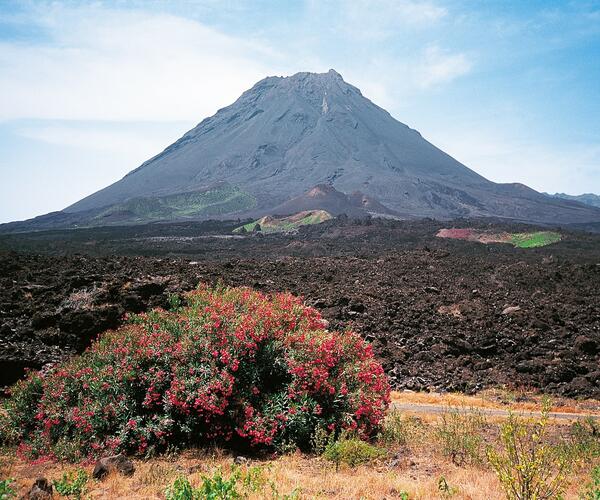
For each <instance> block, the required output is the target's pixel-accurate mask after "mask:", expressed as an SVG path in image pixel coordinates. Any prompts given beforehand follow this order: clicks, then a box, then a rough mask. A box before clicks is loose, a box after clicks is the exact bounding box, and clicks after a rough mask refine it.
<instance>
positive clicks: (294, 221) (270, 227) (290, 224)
mask: <svg viewBox="0 0 600 500" xmlns="http://www.w3.org/2000/svg"><path fill="white" fill-rule="evenodd" d="M329 219H331V214H329V212H326V211H325V210H313V211H306V212H298V213H297V214H294V215H290V216H288V217H277V218H276V217H270V216H266V217H263V218H261V219H258V220H255V221H253V222H249V223H248V224H244V225H243V226H240V227H238V228H236V229H234V231H233V232H234V233H243V232H252V231H255V230H258V228H260V231H261V232H263V233H280V232H290V231H295V230H297V229H298V228H299V227H300V226H306V225H310V224H320V223H321V222H325V221H326V220H329ZM257 226H258V228H257ZM255 228H256V229H255Z"/></svg>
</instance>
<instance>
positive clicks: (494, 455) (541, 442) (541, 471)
mask: <svg viewBox="0 0 600 500" xmlns="http://www.w3.org/2000/svg"><path fill="white" fill-rule="evenodd" d="M547 425H548V409H547V408H545V409H544V411H543V412H542V416H541V417H540V418H539V419H537V420H534V419H525V418H523V417H519V416H517V415H514V414H511V415H509V417H508V419H507V421H506V422H505V423H503V424H502V425H501V433H500V439H501V449H499V450H498V449H495V448H493V447H491V446H490V447H488V449H487V455H488V460H489V462H490V464H491V466H492V468H493V469H494V471H495V472H496V474H497V476H498V479H499V480H500V484H501V485H502V488H503V489H504V492H505V494H506V497H507V498H508V499H509V500H537V499H550V498H560V497H561V495H562V492H563V491H564V488H565V486H566V482H567V474H568V472H569V470H570V467H571V465H572V460H573V457H572V454H571V453H569V452H568V451H566V450H565V448H564V447H563V446H560V445H556V444H552V443H551V442H550V441H549V438H548V433H547Z"/></svg>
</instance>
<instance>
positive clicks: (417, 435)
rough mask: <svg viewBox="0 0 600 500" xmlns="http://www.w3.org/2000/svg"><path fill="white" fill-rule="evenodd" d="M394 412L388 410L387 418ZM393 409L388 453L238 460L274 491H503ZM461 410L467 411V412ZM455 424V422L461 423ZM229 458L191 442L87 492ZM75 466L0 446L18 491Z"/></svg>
mask: <svg viewBox="0 0 600 500" xmlns="http://www.w3.org/2000/svg"><path fill="white" fill-rule="evenodd" d="M394 400H395V401H401V402H403V403H405V402H411V403H415V404H436V405H448V404H453V405H456V406H459V407H460V408H461V410H460V412H459V413H458V414H459V415H465V414H464V413H463V412H465V411H469V410H465V408H467V405H469V406H471V407H474V408H496V407H499V408H507V407H506V406H497V405H500V404H501V403H497V402H495V401H494V399H493V397H488V396H485V397H483V396H476V397H472V396H464V395H458V394H448V395H439V394H415V393H401V394H400V393H395V394H394ZM478 403H479V404H478ZM577 403H578V402H574V403H573V404H574V405H576V404H577ZM573 407H575V406H573ZM509 408H510V409H512V410H518V409H527V410H530V409H531V410H538V409H539V406H522V405H520V403H515V404H511V405H509ZM561 409H562V408H561ZM393 416H394V415H390V418H392V417H393ZM397 416H398V419H399V420H398V427H396V429H399V431H398V432H396V433H392V435H391V437H390V436H388V437H390V439H388V440H387V441H385V442H384V441H383V438H382V441H381V442H380V446H385V447H386V448H387V455H386V456H385V458H382V459H378V460H376V461H375V462H373V463H371V464H369V465H364V466H360V467H357V468H349V467H344V466H342V467H341V468H340V469H339V471H336V468H335V466H334V465H333V464H331V463H329V462H327V461H325V460H324V459H323V458H321V457H315V456H310V455H304V454H300V453H296V454H293V455H286V456H280V457H274V458H268V459H253V460H251V462H250V463H249V464H246V465H243V466H242V471H243V470H246V469H247V467H249V466H256V465H259V466H261V467H262V468H263V470H264V474H265V477H266V479H267V481H269V482H270V481H272V482H273V483H274V484H275V485H276V486H277V490H278V492H279V494H282V495H283V494H289V493H291V492H292V491H294V490H299V492H300V495H299V498H307V499H308V498H332V499H359V498H364V499H383V498H387V499H393V498H402V497H401V494H402V493H403V492H405V493H406V494H408V498H410V499H438V498H439V499H444V498H453V499H472V500H478V499H481V500H484V499H485V500H494V499H503V498H505V496H504V493H503V491H502V489H501V487H500V484H499V482H498V480H497V478H496V476H495V474H494V473H493V472H492V470H491V469H490V467H489V466H488V465H487V464H485V463H481V464H479V465H478V464H477V462H476V461H471V460H465V461H460V462H459V463H457V462H456V460H454V461H453V459H452V456H447V455H448V452H447V450H445V448H444V444H443V443H442V442H441V440H440V439H441V438H440V430H441V429H443V425H444V424H443V420H444V419H443V416H442V415H439V414H436V415H430V416H427V415H426V416H423V417H425V418H423V417H421V416H420V417H410V416H408V415H406V414H399V413H398V414H397ZM465 418H469V417H468V415H466V416H465ZM497 420H501V419H496V418H494V419H489V418H487V417H486V418H485V419H483V420H482V424H481V426H478V427H477V428H476V429H475V430H473V432H476V433H477V434H478V435H480V436H481V437H482V439H483V442H484V443H493V442H495V441H496V439H497V435H498V426H497V425H494V424H493V422H494V421H497ZM465 422H466V421H465ZM558 424H559V422H558V421H551V424H550V427H551V432H550V435H551V436H550V439H552V440H553V441H554V442H556V440H557V439H561V436H566V435H567V433H568V429H567V428H566V427H565V426H564V425H558ZM454 428H458V429H460V428H461V426H460V425H459V426H455V427H454ZM398 436H400V438H398ZM446 444H447V443H446ZM232 464H233V456H232V455H231V454H228V453H226V452H223V451H222V450H218V449H213V450H190V451H186V452H184V453H181V454H180V455H177V456H175V457H161V458H155V459H151V460H135V466H136V472H135V474H134V475H133V477H130V478H127V477H122V476H119V475H110V476H109V477H107V478H106V479H105V480H104V481H101V482H97V481H93V480H90V482H89V483H88V490H87V491H86V494H85V498H125V499H154V498H156V499H162V498H164V492H165V488H166V487H167V486H168V485H169V484H171V483H172V482H173V481H174V480H175V478H177V477H179V476H185V477H186V478H187V479H188V480H189V481H190V483H191V484H192V485H193V486H195V487H198V486H200V485H201V484H202V481H203V476H212V475H213V474H214V473H215V472H216V471H218V470H221V471H222V472H223V473H224V475H228V474H229V472H230V471H231V467H232ZM582 465H583V466H582V467H579V468H577V469H576V470H575V472H573V473H572V474H571V476H570V484H569V486H568V489H567V491H566V492H565V495H564V498H565V499H576V498H578V493H579V490H580V488H581V486H582V485H583V484H585V482H586V481H587V480H588V477H587V474H588V473H589V469H590V468H591V465H592V464H589V463H586V464H582ZM76 467H77V466H74V465H70V464H60V463H53V462H46V463H40V464H29V463H25V462H23V461H20V460H18V459H16V458H15V457H14V454H13V453H11V452H5V453H1V454H0V479H2V478H6V477H14V478H15V479H16V481H17V482H16V486H17V490H18V495H19V496H20V495H23V494H25V493H26V492H27V491H28V490H29V488H30V487H31V484H32V483H33V481H34V479H35V478H36V477H39V476H44V477H46V478H48V479H50V480H56V479H59V478H60V477H61V476H62V474H63V473H64V472H66V471H69V470H74V469H75V468H76ZM80 467H83V468H85V469H86V470H87V471H88V472H91V469H92V465H91V464H82V465H80ZM441 478H444V482H445V484H447V485H448V487H449V492H448V491H446V492H444V491H440V488H439V483H440V479H441ZM250 498H274V497H272V495H271V490H270V488H268V487H267V488H266V489H264V490H263V493H261V494H254V495H253V496H251V497H250Z"/></svg>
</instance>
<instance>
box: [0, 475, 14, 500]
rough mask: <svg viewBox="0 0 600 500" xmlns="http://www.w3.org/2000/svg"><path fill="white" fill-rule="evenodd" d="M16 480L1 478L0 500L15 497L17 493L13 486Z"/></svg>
mask: <svg viewBox="0 0 600 500" xmlns="http://www.w3.org/2000/svg"><path fill="white" fill-rule="evenodd" d="M14 482H15V480H14V479H12V478H8V479H2V480H0V500H8V499H9V498H14V497H15V496H16V495H17V493H16V491H15V490H14V488H13V487H12V486H11V484H12V483H14Z"/></svg>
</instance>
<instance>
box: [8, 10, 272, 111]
mask: <svg viewBox="0 0 600 500" xmlns="http://www.w3.org/2000/svg"><path fill="white" fill-rule="evenodd" d="M34 16H35V21H36V22H37V23H38V24H41V25H42V26H43V27H44V29H46V30H47V31H48V33H49V35H50V40H51V42H50V43H48V42H46V43H43V44H41V43H38V44H22V43H11V42H4V43H1V44H0V120H11V119H19V118H37V119H77V120H199V119H200V118H202V117H204V116H207V115H210V114H212V113H214V112H215V111H216V110H217V109H218V108H219V107H222V106H224V105H227V104H229V103H231V102H232V101H233V100H234V99H235V98H237V97H238V96H239V94H240V93H241V92H242V91H243V90H245V89H246V88H248V87H250V86H251V85H252V84H254V83H255V82H256V81H257V80H259V79H260V78H263V77H264V76H265V75H266V74H269V73H273V70H274V68H275V67H276V66H277V61H279V60H280V56H279V55H278V54H277V53H276V52H274V51H273V50H271V49H269V48H268V47H265V46H263V45H260V44H258V43H255V42H252V41H249V40H246V39H241V38H235V37H232V36H228V35H225V34H223V33H221V32H218V31H216V30H214V29H212V28H209V27H207V26H205V25H203V24H200V23H198V22H195V21H192V20H187V19H183V18H180V17H175V16H171V15H167V14H154V13H148V12H144V11H122V10H120V11H112V10H109V9H106V8H101V7H95V6H89V7H82V8H67V7H63V6H61V5H60V4H59V5H58V6H55V7H53V8H49V9H48V11H47V12H46V11H45V10H42V9H40V12H37V13H36V14H34ZM266 61H269V62H268V63H267V62H266ZM274 61H275V62H274ZM207 96H210V98H207Z"/></svg>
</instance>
